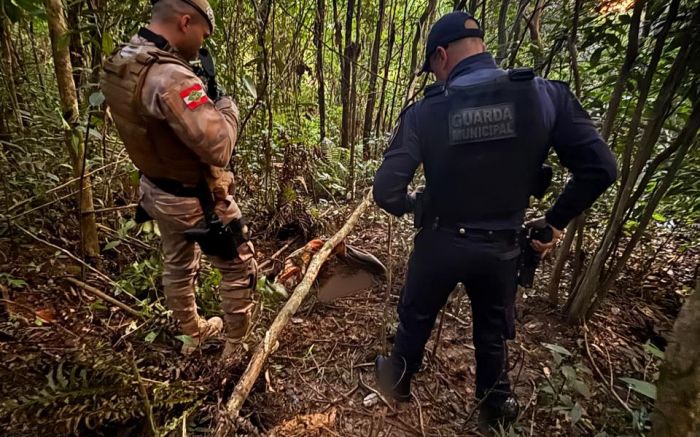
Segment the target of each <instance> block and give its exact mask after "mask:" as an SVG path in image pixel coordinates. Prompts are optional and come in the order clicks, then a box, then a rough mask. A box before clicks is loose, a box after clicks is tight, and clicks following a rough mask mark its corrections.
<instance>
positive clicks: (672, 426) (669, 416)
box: [650, 279, 700, 437]
mask: <svg viewBox="0 0 700 437" xmlns="http://www.w3.org/2000/svg"><path fill="white" fill-rule="evenodd" d="M656 386H657V396H656V405H655V406H654V407H655V411H654V413H653V415H652V424H653V426H652V429H651V434H650V435H651V437H667V436H676V437H691V436H697V435H700V279H698V280H697V282H696V285H695V293H693V294H692V295H691V296H690V297H688V299H687V301H686V303H685V305H684V306H683V309H681V312H680V314H678V318H677V319H676V323H675V324H674V325H673V334H672V336H671V339H670V342H669V345H668V347H667V348H666V357H665V359H664V363H663V365H662V366H661V375H660V376H659V381H658V382H657V384H656Z"/></svg>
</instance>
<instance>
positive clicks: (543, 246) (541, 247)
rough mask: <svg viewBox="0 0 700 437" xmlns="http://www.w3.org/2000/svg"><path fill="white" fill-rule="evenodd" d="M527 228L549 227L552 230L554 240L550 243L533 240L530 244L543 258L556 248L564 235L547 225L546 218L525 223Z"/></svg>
mask: <svg viewBox="0 0 700 437" xmlns="http://www.w3.org/2000/svg"><path fill="white" fill-rule="evenodd" d="M525 226H528V227H531V228H539V229H542V228H546V227H549V228H551V229H552V240H551V241H550V242H548V243H543V242H542V241H539V240H534V239H533V240H532V241H531V242H530V245H531V246H532V248H533V249H535V250H536V251H537V252H539V253H540V255H541V256H544V255H546V254H547V252H549V251H550V250H552V249H553V248H554V246H555V245H556V244H557V242H558V241H559V239H560V238H561V236H562V234H563V233H564V232H563V231H562V230H560V229H557V228H555V227H554V226H552V225H550V224H549V223H547V220H546V219H545V218H544V217H540V218H536V219H534V220H530V221H528V222H526V223H525Z"/></svg>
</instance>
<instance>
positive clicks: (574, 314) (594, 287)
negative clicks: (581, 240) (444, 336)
mask: <svg viewBox="0 0 700 437" xmlns="http://www.w3.org/2000/svg"><path fill="white" fill-rule="evenodd" d="M699 17H700V13H697V12H696V14H695V16H694V18H693V21H694V22H697V20H698V18H699ZM691 28H692V26H691ZM685 36H686V39H685V41H684V42H685V44H682V45H681V48H680V50H679V52H678V54H677V56H676V59H675V60H674V62H673V65H672V66H671V69H670V71H669V73H668V76H667V77H666V79H665V81H664V83H663V85H662V87H661V90H660V91H659V94H658V96H657V98H656V101H655V102H654V105H653V109H652V117H651V119H650V120H649V122H648V123H647V125H646V129H645V130H644V134H643V135H642V139H641V141H639V144H640V145H639V148H638V152H637V155H636V157H635V160H634V163H633V165H632V168H631V169H630V176H629V178H628V180H626V182H625V184H624V185H623V186H622V187H621V188H620V190H621V192H620V194H619V196H618V199H619V200H618V202H617V205H616V206H615V207H614V208H613V212H612V214H611V217H610V219H609V224H608V228H607V229H606V232H605V234H604V235H603V238H602V242H601V244H600V245H599V247H598V249H597V251H596V253H595V255H594V257H593V260H592V261H591V263H590V265H589V266H588V268H587V269H586V271H585V272H584V274H583V277H582V278H581V281H580V282H579V284H578V286H577V287H576V289H575V290H574V292H573V293H572V294H571V296H570V297H569V301H568V302H567V308H566V312H567V317H568V319H569V321H570V322H579V321H580V320H583V319H585V318H587V317H588V316H590V315H591V309H592V308H593V307H594V305H595V304H596V302H597V301H598V300H600V299H601V298H602V297H604V295H605V294H606V292H607V288H606V287H609V286H610V285H611V284H612V282H613V281H614V279H615V277H616V275H617V273H616V272H617V271H618V270H619V267H614V268H612V269H611V270H612V272H611V273H609V274H608V275H607V277H606V278H605V279H603V271H604V269H605V265H606V263H607V261H608V258H609V257H610V256H611V255H612V254H611V253H610V248H611V247H613V244H614V241H615V239H616V235H618V233H619V232H620V228H621V226H622V224H623V218H624V216H625V213H626V210H627V209H628V208H627V207H626V206H627V201H628V199H629V198H630V195H631V193H632V189H633V187H634V185H635V184H636V182H637V181H638V179H639V173H640V171H641V169H642V167H643V165H644V163H646V161H647V160H648V159H649V156H650V154H651V150H652V149H653V146H654V144H656V141H657V139H658V137H659V133H660V131H661V127H662V125H663V122H664V121H665V120H666V118H667V116H668V109H669V108H670V105H671V102H672V101H673V98H674V95H675V92H676V89H677V88H678V86H679V85H680V83H681V82H682V81H683V77H684V75H685V71H686V64H687V62H688V58H689V54H690V53H691V52H692V50H694V47H693V46H694V40H692V41H691V40H690V38H691V37H690V35H689V34H687V33H686V35H685ZM650 68H651V67H650ZM687 127H688V126H686V128H687ZM630 140H634V139H633V138H631V137H630ZM677 153H680V151H679V152H677ZM669 183H670V181H669ZM650 202H651V201H650ZM654 206H655V205H654ZM652 212H653V211H652ZM645 226H646V225H642V222H641V221H640V224H639V225H638V231H640V230H641V231H640V232H643V231H644V227H645ZM628 248H629V245H628ZM632 248H633V246H632ZM618 262H619V261H618Z"/></svg>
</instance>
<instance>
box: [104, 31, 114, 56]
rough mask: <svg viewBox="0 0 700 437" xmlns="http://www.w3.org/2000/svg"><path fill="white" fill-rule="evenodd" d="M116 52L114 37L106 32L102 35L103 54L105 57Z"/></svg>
mask: <svg viewBox="0 0 700 437" xmlns="http://www.w3.org/2000/svg"><path fill="white" fill-rule="evenodd" d="M113 51H114V39H112V35H110V34H109V33H107V32H105V33H104V34H103V35H102V53H104V54H105V55H108V54H110V53H112V52H113Z"/></svg>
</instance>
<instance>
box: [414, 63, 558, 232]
mask: <svg viewBox="0 0 700 437" xmlns="http://www.w3.org/2000/svg"><path fill="white" fill-rule="evenodd" d="M516 73H523V72H522V71H520V72H516ZM431 94H432V96H428V97H426V98H425V99H424V100H423V101H421V102H420V103H421V106H420V117H419V120H420V122H421V123H423V126H420V127H419V131H420V137H421V138H420V139H421V153H422V157H423V165H424V168H425V177H426V181H427V190H428V191H429V195H430V206H429V207H428V211H427V214H426V218H427V219H428V220H434V219H435V218H436V217H439V222H440V224H444V225H447V224H455V223H463V222H469V221H483V220H490V219H499V218H503V217H507V216H511V215H513V214H515V213H517V212H518V211H522V210H523V209H525V208H527V206H528V203H529V198H530V194H531V193H532V191H533V189H534V187H535V184H536V181H537V177H538V174H539V169H540V167H541V165H542V163H543V162H544V160H545V158H546V157H547V151H548V148H549V147H548V136H549V135H548V132H547V129H546V128H545V126H544V123H543V119H542V109H541V105H540V99H539V96H538V93H537V89H536V85H535V81H534V80H533V75H532V74H514V73H510V74H504V75H503V76H500V77H498V78H497V79H493V80H490V81H487V82H481V83H478V84H474V85H469V86H464V87H458V86H451V85H448V86H447V88H445V89H444V92H438V93H431Z"/></svg>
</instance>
